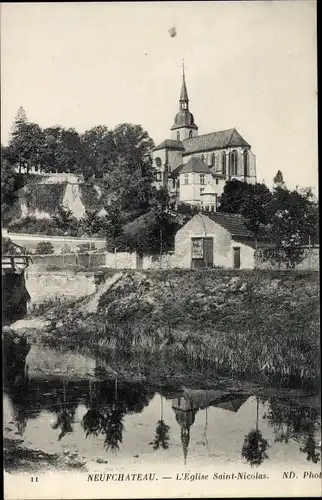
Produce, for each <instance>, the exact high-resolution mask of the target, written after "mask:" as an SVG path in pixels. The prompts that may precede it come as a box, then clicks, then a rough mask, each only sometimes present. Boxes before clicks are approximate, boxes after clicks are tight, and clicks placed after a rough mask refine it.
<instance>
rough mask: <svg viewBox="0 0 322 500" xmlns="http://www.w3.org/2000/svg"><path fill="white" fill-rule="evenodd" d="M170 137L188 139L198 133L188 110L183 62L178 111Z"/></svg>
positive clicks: (179, 139)
mask: <svg viewBox="0 0 322 500" xmlns="http://www.w3.org/2000/svg"><path fill="white" fill-rule="evenodd" d="M171 130H172V137H173V139H176V140H177V141H182V140H184V139H190V138H192V137H195V136H196V135H197V134H198V127H197V125H196V124H195V121H194V117H193V114H192V113H190V111H189V97H188V91H187V84H186V75H185V69H184V62H183V63H182V85H181V92H180V98H179V113H177V115H176V116H175V119H174V125H173V126H172V127H171Z"/></svg>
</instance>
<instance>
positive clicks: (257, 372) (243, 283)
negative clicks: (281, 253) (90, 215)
mask: <svg viewBox="0 0 322 500" xmlns="http://www.w3.org/2000/svg"><path fill="white" fill-rule="evenodd" d="M318 296H319V283H318V273H316V272H303V271H302V272H300V271H294V272H293V271H240V272H236V271H227V270H202V271H197V270H196V271H192V270H171V271H152V270H151V271H146V272H135V271H133V272H127V273H126V274H125V276H124V277H123V278H122V279H121V280H120V281H119V282H117V283H116V285H115V286H113V287H111V288H110V289H109V290H108V291H106V292H105V293H103V294H102V295H101V296H100V298H99V302H98V308H97V312H95V313H91V314H84V313H83V312H82V311H81V309H80V308H79V305H78V304H69V305H66V307H65V308H60V309H57V311H56V312H55V311H54V312H53V311H51V317H53V314H54V316H55V315H56V314H57V317H56V319H55V321H54V322H53V326H52V329H51V331H50V333H49V334H47V336H46V342H47V343H49V344H50V345H52V346H57V345H59V346H60V347H61V348H63V349H65V348H66V349H67V348H68V349H75V350H78V351H80V352H82V353H88V354H90V355H96V356H99V357H105V358H106V359H107V360H109V364H110V365H112V366H113V365H114V366H115V368H116V369H121V370H130V371H132V372H133V370H134V371H135V370H137V371H139V372H140V373H141V374H143V375H144V376H145V377H146V378H149V377H150V376H151V374H152V373H158V376H159V377H160V379H167V378H169V377H170V376H171V375H172V376H175V374H176V373H179V372H182V371H190V372H191V371H195V372H198V373H201V374H202V373H205V374H206V373H213V374H218V375H225V376H231V377H238V378H240V379H251V380H256V381H261V382H262V381H267V382H268V383H270V384H271V383H273V384H278V385H282V386H292V387H294V386H312V385H313V386H314V385H316V384H317V383H318V379H319V366H320V357H319V351H320V345H319V298H318ZM58 312H59V313H58ZM56 320H57V321H56ZM170 378H171V377H170Z"/></svg>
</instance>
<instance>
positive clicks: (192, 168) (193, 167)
mask: <svg viewBox="0 0 322 500" xmlns="http://www.w3.org/2000/svg"><path fill="white" fill-rule="evenodd" d="M189 172H198V173H199V174H211V170H210V168H209V167H207V165H206V164H205V163H204V162H203V161H202V160H201V159H200V158H198V156H193V157H192V158H190V160H189V161H188V163H186V164H185V165H183V167H182V169H181V171H180V174H188V173H189Z"/></svg>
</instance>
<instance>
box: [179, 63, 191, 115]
mask: <svg viewBox="0 0 322 500" xmlns="http://www.w3.org/2000/svg"><path fill="white" fill-rule="evenodd" d="M179 102H180V109H189V108H188V106H189V98H188V91H187V85H186V75H185V72H184V60H183V61H182V87H181V94H180V99H179Z"/></svg>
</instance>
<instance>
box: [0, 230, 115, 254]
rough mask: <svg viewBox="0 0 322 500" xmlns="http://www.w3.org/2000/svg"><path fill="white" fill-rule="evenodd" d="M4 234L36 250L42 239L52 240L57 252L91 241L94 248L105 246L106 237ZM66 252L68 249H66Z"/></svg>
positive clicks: (73, 248) (18, 243) (14, 241)
mask: <svg viewBox="0 0 322 500" xmlns="http://www.w3.org/2000/svg"><path fill="white" fill-rule="evenodd" d="M2 235H3V236H6V237H8V238H10V239H11V241H12V242H13V243H16V244H17V245H21V246H23V247H25V248H26V249H27V250H29V251H31V252H34V251H35V249H36V247H37V245H38V243H39V242H40V241H50V243H52V245H53V247H54V251H55V253H60V252H61V251H62V249H63V248H66V247H68V248H69V249H70V250H71V251H76V250H77V247H78V246H79V245H82V244H86V243H91V244H92V245H93V248H94V246H95V248H97V249H99V248H105V245H106V240H105V238H73V237H66V236H46V235H41V234H39V235H34V234H25V233H10V232H9V233H8V232H7V231H5V230H2ZM65 253H67V251H66V250H65Z"/></svg>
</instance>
